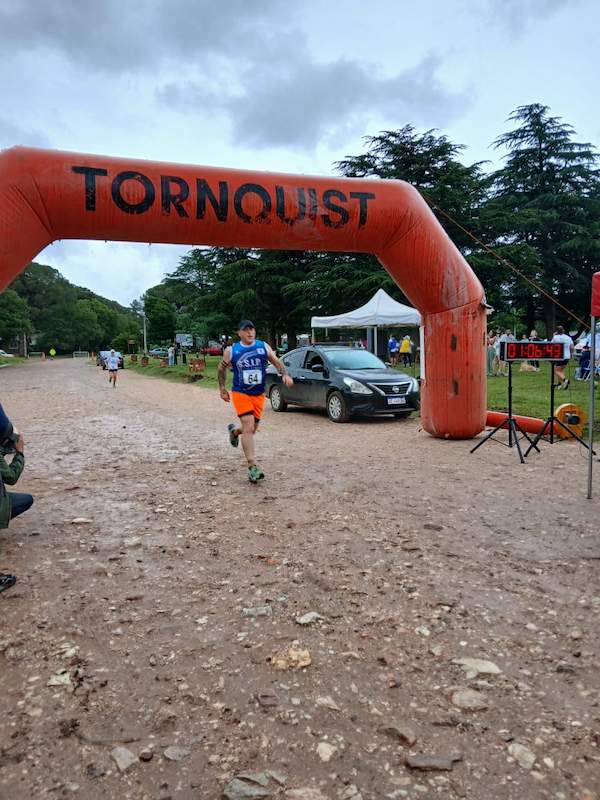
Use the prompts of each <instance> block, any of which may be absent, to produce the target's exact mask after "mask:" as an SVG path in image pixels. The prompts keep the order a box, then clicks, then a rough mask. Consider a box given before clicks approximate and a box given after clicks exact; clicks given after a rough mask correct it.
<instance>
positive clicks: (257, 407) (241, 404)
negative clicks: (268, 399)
mask: <svg viewBox="0 0 600 800" xmlns="http://www.w3.org/2000/svg"><path fill="white" fill-rule="evenodd" d="M229 396H230V397H231V402H232V403H233V406H234V408H235V410H236V413H237V415H238V417H245V416H246V414H252V415H253V417H254V419H257V420H258V419H261V417H262V412H263V408H264V405H265V396H264V394H243V393H242V392H229Z"/></svg>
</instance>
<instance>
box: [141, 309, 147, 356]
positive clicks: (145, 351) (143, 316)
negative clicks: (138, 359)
mask: <svg viewBox="0 0 600 800" xmlns="http://www.w3.org/2000/svg"><path fill="white" fill-rule="evenodd" d="M142 319H143V321H144V355H145V356H147V355H148V343H147V341H146V312H145V311H142Z"/></svg>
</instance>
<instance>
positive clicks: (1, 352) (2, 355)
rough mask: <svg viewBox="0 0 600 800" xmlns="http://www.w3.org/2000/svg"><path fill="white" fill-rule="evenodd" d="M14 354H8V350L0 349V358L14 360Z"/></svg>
mask: <svg viewBox="0 0 600 800" xmlns="http://www.w3.org/2000/svg"><path fill="white" fill-rule="evenodd" d="M14 357H15V355H14V353H7V352H6V350H1V349H0V358H14Z"/></svg>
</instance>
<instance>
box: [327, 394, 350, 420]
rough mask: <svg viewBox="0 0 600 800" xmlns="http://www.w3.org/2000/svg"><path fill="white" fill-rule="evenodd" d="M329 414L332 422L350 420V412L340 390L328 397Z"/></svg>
mask: <svg viewBox="0 0 600 800" xmlns="http://www.w3.org/2000/svg"><path fill="white" fill-rule="evenodd" d="M327 416H328V417H329V419H330V420H331V421H332V422H348V420H349V419H350V414H349V413H348V407H347V406H346V401H345V400H344V398H343V396H342V395H341V394H340V392H332V393H331V394H330V395H329V397H328V398H327Z"/></svg>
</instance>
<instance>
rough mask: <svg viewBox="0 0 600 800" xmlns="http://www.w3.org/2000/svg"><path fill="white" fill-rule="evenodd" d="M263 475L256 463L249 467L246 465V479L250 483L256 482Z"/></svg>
mask: <svg viewBox="0 0 600 800" xmlns="http://www.w3.org/2000/svg"><path fill="white" fill-rule="evenodd" d="M264 477H265V473H264V472H263V471H262V469H261V468H260V467H257V466H256V464H252V466H251V467H248V480H249V481H250V483H258V481H259V480H260V479H261V478H264Z"/></svg>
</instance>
